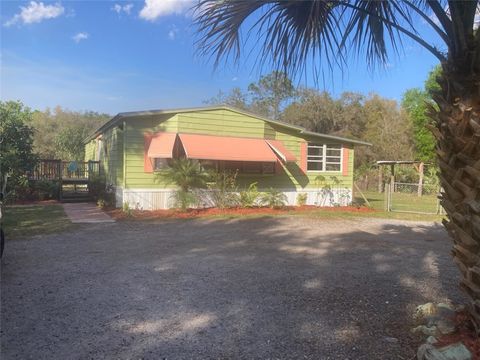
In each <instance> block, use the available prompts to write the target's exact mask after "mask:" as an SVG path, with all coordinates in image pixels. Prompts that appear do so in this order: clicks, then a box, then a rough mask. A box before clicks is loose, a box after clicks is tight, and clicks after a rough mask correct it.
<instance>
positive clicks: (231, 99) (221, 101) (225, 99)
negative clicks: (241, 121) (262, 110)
mask: <svg viewBox="0 0 480 360" xmlns="http://www.w3.org/2000/svg"><path fill="white" fill-rule="evenodd" d="M204 103H205V104H208V105H227V106H232V107H234V108H236V109H239V110H248V109H249V105H248V103H247V95H246V94H244V93H243V92H242V89H240V88H239V87H234V88H233V89H231V90H230V92H229V93H224V92H223V91H221V90H220V91H219V92H218V94H217V95H216V96H214V97H212V98H210V99H208V100H205V101H204Z"/></svg>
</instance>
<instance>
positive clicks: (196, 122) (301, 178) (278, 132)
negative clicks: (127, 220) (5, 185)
mask: <svg viewBox="0 0 480 360" xmlns="http://www.w3.org/2000/svg"><path fill="white" fill-rule="evenodd" d="M158 131H167V132H178V133H192V134H205V135H219V136H237V137H250V138H266V139H277V140H281V141H282V142H283V143H284V145H285V147H286V148H287V149H289V150H290V151H291V152H292V153H293V154H294V155H295V156H296V157H297V159H298V161H297V163H288V164H287V165H286V166H284V170H283V171H281V173H277V174H275V175H239V177H238V181H239V186H240V187H243V186H248V185H249V184H250V183H252V182H255V181H256V182H257V183H258V186H259V188H260V189H267V188H270V187H276V188H279V189H281V190H285V191H288V190H295V189H302V188H316V187H317V185H316V184H315V178H316V177H317V175H319V174H321V175H322V176H324V177H325V178H327V181H328V180H329V179H331V178H332V176H335V177H337V178H338V179H339V180H340V181H341V185H340V186H341V187H348V188H351V187H352V185H353V155H354V154H353V148H352V147H350V150H349V158H348V169H349V170H348V175H347V176H343V175H342V172H321V173H318V172H308V173H307V174H304V173H303V171H302V170H301V168H300V159H301V143H302V142H304V141H314V142H320V143H321V142H322V141H321V139H319V138H318V137H300V136H299V135H298V132H296V131H295V130H292V129H288V128H285V127H283V126H281V125H277V124H269V123H266V122H265V121H263V120H261V119H257V118H255V117H252V116H248V115H245V114H240V113H237V112H234V111H230V110H227V109H218V110H203V111H192V112H185V113H178V114H176V115H175V114H160V115H148V116H139V117H131V118H127V119H126V121H125V128H124V130H123V131H122V130H120V129H119V128H115V129H110V130H107V131H106V132H105V133H104V134H103V137H104V139H105V140H106V142H108V143H109V146H110V147H109V150H110V153H109V154H107V155H106V156H105V159H104V161H103V162H104V165H103V166H104V169H105V171H106V173H108V174H109V178H110V179H115V184H119V185H122V184H123V183H124V184H125V187H126V188H131V189H135V188H137V189H139V188H143V189H148V188H157V189H158V188H166V187H173V185H169V184H165V183H164V181H162V179H161V177H160V176H159V175H158V174H153V173H146V172H145V171H144V134H145V133H153V132H158ZM123 139H125V147H124V151H125V154H123V152H122V150H123ZM324 142H325V143H328V144H332V143H335V142H333V141H331V140H327V139H325V141H324ZM344 146H346V147H349V146H348V145H345V144H344ZM92 148H93V150H92ZM86 153H87V154H88V155H86V156H87V157H88V156H91V155H90V154H91V153H93V154H94V153H95V142H93V145H92V143H88V144H87V145H86ZM123 159H125V174H123V169H124V166H123ZM329 182H330V183H331V184H332V185H333V181H329Z"/></svg>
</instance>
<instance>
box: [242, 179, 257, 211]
mask: <svg viewBox="0 0 480 360" xmlns="http://www.w3.org/2000/svg"><path fill="white" fill-rule="evenodd" d="M259 196H260V192H259V191H258V188H257V183H256V182H253V183H251V184H250V185H249V186H248V188H246V189H245V190H242V191H240V205H242V206H243V207H254V206H256V205H258V198H259Z"/></svg>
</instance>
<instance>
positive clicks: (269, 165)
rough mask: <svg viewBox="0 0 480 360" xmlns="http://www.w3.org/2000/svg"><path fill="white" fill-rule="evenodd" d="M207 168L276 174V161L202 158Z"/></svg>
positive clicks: (241, 172)
mask: <svg viewBox="0 0 480 360" xmlns="http://www.w3.org/2000/svg"><path fill="white" fill-rule="evenodd" d="M200 163H201V164H202V166H203V167H204V168H205V169H212V170H217V171H223V170H227V171H233V172H238V174H252V175H254V174H265V175H267V174H274V173H275V163H274V162H257V161H214V160H201V161H200Z"/></svg>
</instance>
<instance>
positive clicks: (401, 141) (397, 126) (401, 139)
mask: <svg viewBox="0 0 480 360" xmlns="http://www.w3.org/2000/svg"><path fill="white" fill-rule="evenodd" d="M364 111H365V116H366V124H365V132H364V134H363V136H362V139H368V141H370V142H371V143H372V144H373V146H372V147H369V148H367V149H365V151H366V157H367V159H370V160H375V161H376V160H392V159H393V160H411V159H412V157H413V142H412V135H411V134H412V133H411V129H410V126H409V125H410V124H409V122H408V117H407V116H406V114H405V112H403V111H401V110H400V109H399V107H398V105H397V103H396V101H394V100H387V99H383V98H381V97H380V96H378V95H371V96H370V97H369V98H368V99H367V100H366V101H365V105H364ZM370 162H371V161H370Z"/></svg>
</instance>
